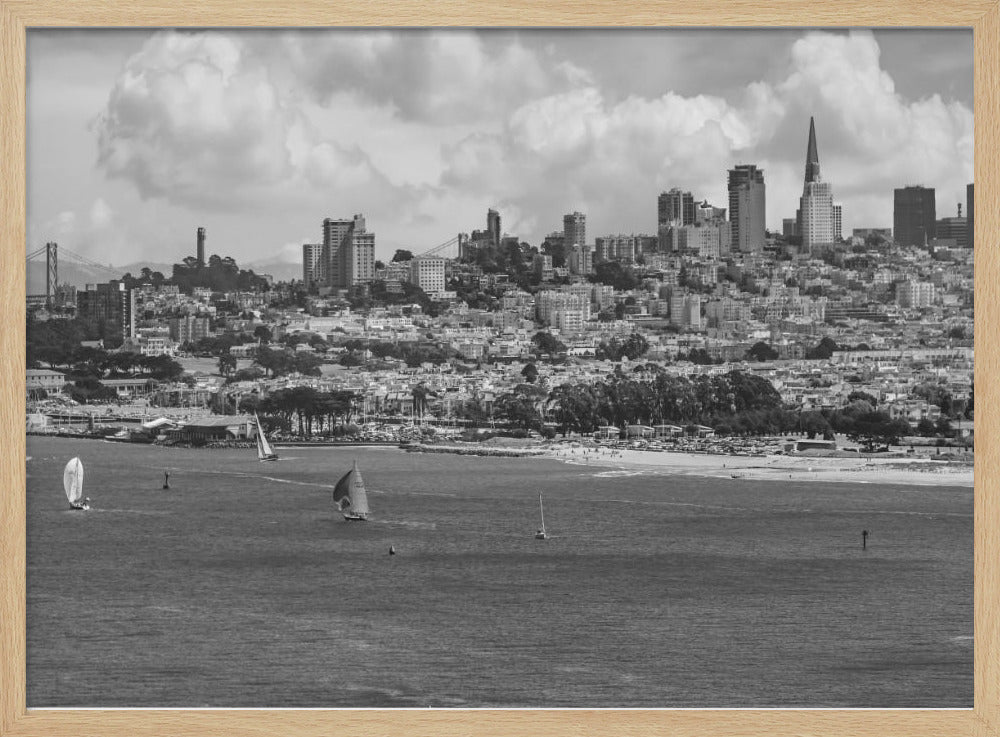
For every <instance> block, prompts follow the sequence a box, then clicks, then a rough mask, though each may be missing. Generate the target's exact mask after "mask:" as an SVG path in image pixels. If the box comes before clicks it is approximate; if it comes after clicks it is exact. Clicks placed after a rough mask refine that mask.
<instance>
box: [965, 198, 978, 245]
mask: <svg viewBox="0 0 1000 737" xmlns="http://www.w3.org/2000/svg"><path fill="white" fill-rule="evenodd" d="M974 194H975V192H974V188H973V186H972V185H971V184H966V185H965V242H966V243H967V244H968V246H969V248H974V247H975V245H976V210H975V208H974V207H973V205H974V204H975V202H974V199H975V198H974V196H973V195H974Z"/></svg>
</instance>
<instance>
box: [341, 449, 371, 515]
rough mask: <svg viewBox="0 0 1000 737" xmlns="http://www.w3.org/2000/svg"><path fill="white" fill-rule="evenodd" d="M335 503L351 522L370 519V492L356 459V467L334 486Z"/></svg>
mask: <svg viewBox="0 0 1000 737" xmlns="http://www.w3.org/2000/svg"><path fill="white" fill-rule="evenodd" d="M333 503H334V504H336V505H337V509H339V510H340V513H341V514H343V515H344V519H346V520H348V521H350V522H364V521H365V520H366V519H368V493H367V492H366V491H365V480H364V479H363V478H361V471H359V470H358V462H357V461H354V467H353V468H351V470H350V471H348V472H347V473H345V474H344V475H343V476H341V477H340V481H338V482H337V485H336V486H335V487H333Z"/></svg>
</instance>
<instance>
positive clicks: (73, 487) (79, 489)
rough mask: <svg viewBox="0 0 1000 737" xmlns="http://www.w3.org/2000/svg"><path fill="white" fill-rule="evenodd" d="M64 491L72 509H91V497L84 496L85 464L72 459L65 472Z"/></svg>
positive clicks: (77, 459)
mask: <svg viewBox="0 0 1000 737" xmlns="http://www.w3.org/2000/svg"><path fill="white" fill-rule="evenodd" d="M63 489H64V490H65V491H66V498H67V499H68V500H69V507H70V509H90V497H89V496H88V497H85V496H84V495H83V464H82V463H81V462H80V459H79V458H72V459H70V462H69V463H67V464H66V468H65V469H64V470H63Z"/></svg>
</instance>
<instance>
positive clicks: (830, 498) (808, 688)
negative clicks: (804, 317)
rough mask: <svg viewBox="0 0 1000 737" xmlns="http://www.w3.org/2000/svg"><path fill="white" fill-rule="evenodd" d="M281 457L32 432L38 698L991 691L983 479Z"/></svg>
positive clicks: (546, 698)
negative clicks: (796, 478)
mask: <svg viewBox="0 0 1000 737" xmlns="http://www.w3.org/2000/svg"><path fill="white" fill-rule="evenodd" d="M279 452H281V454H282V459H281V460H280V461H278V462H276V463H259V462H258V461H257V460H256V458H255V457H254V456H253V454H252V452H251V451H238V450H232V451H221V450H220V451H209V450H181V449H166V448H159V447H152V446H139V445H126V444H116V443H107V442H95V441H78V440H67V439H49V438H36V437H31V438H29V439H28V455H29V456H30V457H31V460H30V461H28V530H27V535H28V575H27V597H28V598H27V607H28V609H27V615H28V631H27V636H28V643H27V644H28V651H27V652H28V658H27V667H28V684H27V685H28V704H29V706H33V707H42V706H184V707H195V706H220V707H240V706H250V707H264V706H270V707H293V706H298V707H303V706H322V707H358V706H363V707H400V706H405V707H424V706H434V707H451V706H457V707H495V706H500V707H508V706H525V707H559V706H570V707H585V706H602V707H605V706H606V707H613V706H618V707H681V706H688V707H709V706H852V707H971V706H972V684H973V668H972V654H973V642H972V634H973V627H972V616H973V615H972V565H973V518H972V499H973V497H972V494H973V492H972V490H971V489H967V488H945V487H942V488H934V487H906V486H876V485H870V484H855V483H842V484H809V485H804V484H800V483H795V482H788V483H787V484H782V483H764V482H755V481H747V480H733V479H707V478H706V479H702V478H695V477H687V476H671V475H669V474H666V473H652V472H651V473H648V474H627V475H626V474H620V473H607V472H608V471H609V470H614V469H608V468H600V467H588V466H579V465H577V466H574V465H567V464H563V463H558V462H554V461H545V460H537V459H497V458H477V457H465V456H451V455H423V454H409V453H404V452H401V451H399V450H396V449H387V448H350V449H329V448H325V449H324V448H289V449H286V450H281V451H279ZM74 455H78V456H80V458H81V459H82V460H83V463H84V465H85V468H86V481H87V483H86V493H87V495H88V496H90V497H91V498H92V500H93V509H92V510H91V511H90V512H86V513H81V512H71V511H69V510H68V509H67V506H68V505H67V504H66V501H65V497H64V496H63V494H62V490H61V489H62V468H63V466H64V465H65V463H66V461H67V460H68V459H69V458H71V457H72V456H74ZM354 458H357V460H358V462H359V465H360V467H361V469H362V472H363V474H364V476H365V479H366V481H367V485H368V488H369V490H370V496H369V500H370V503H371V507H372V511H373V519H372V520H371V521H369V522H367V523H347V522H344V521H343V520H342V519H341V518H340V516H339V514H336V513H335V512H334V510H333V508H332V503H331V501H330V487H331V486H332V484H333V483H334V482H335V481H336V478H337V477H339V475H340V474H341V473H343V472H345V471H346V470H347V469H349V468H350V465H351V461H352V460H353V459H354ZM165 470H168V471H169V472H170V485H171V489H170V490H169V491H163V490H162V489H161V485H162V482H163V473H164V471H165ZM540 491H542V492H544V495H545V521H546V526H547V528H548V529H549V532H550V534H551V536H552V537H551V538H550V539H549V540H547V541H537V540H535V539H534V532H535V529H536V528H537V526H538V493H539V492H540ZM862 529H868V530H870V531H871V533H872V535H871V537H870V539H869V543H868V549H867V550H864V551H863V550H862V549H861V530H862ZM390 545H392V546H394V548H395V550H396V551H397V554H396V555H394V556H389V555H388V549H389V546H390Z"/></svg>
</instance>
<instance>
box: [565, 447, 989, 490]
mask: <svg viewBox="0 0 1000 737" xmlns="http://www.w3.org/2000/svg"><path fill="white" fill-rule="evenodd" d="M548 456H549V457H551V458H555V459H558V460H562V461H565V462H567V463H576V464H586V465H594V466H606V467H608V468H609V469H615V470H618V471H621V472H623V473H628V472H637V473H643V472H645V473H656V472H659V473H675V474H684V475H689V476H714V477H719V478H722V477H731V478H736V479H754V480H763V481H795V482H802V481H819V482H828V481H850V482H854V483H871V484H905V485H911V484H920V485H935V486H973V469H972V466H971V465H965V464H959V463H950V462H948V461H938V460H931V459H927V458H902V457H890V458H866V457H859V458H822V457H809V456H789V455H766V456H732V455H715V454H707V453H705V454H702V453H673V452H666V451H659V452H651V451H644V450H629V449H618V448H605V447H600V446H597V447H595V446H586V447H554V448H551V449H550V452H549V453H548Z"/></svg>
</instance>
